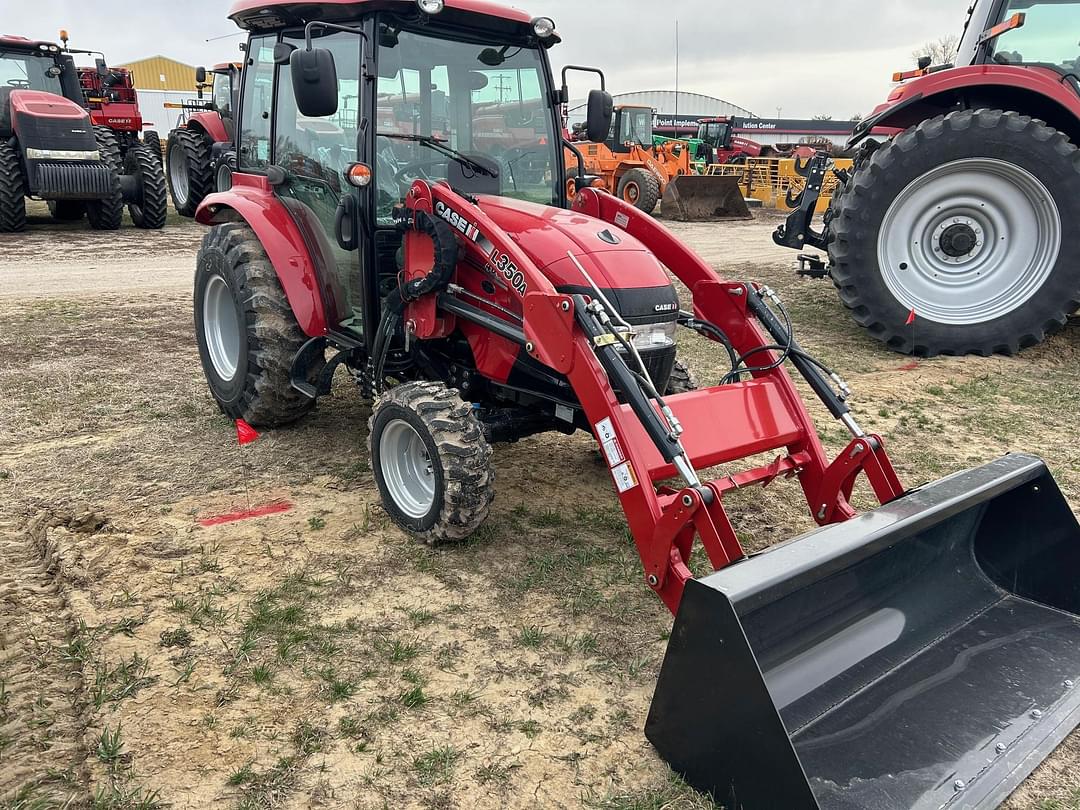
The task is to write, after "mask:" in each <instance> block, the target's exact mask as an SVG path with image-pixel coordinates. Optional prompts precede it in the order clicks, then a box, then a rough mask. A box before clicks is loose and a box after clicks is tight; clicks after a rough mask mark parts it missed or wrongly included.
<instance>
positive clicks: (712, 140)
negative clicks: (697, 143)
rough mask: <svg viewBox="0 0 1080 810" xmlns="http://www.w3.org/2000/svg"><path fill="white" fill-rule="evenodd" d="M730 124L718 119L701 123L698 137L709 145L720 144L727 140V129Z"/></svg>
mask: <svg viewBox="0 0 1080 810" xmlns="http://www.w3.org/2000/svg"><path fill="white" fill-rule="evenodd" d="M730 126H731V125H730V124H726V123H723V124H722V123H720V122H718V121H713V122H711V123H708V124H702V125H701V127H700V129H699V130H698V139H699V140H702V141H704V142H705V143H707V144H708V145H709V146H721V145H722V144H723V143H724V142H725V141H726V140H727V131H728V128H729V127H730Z"/></svg>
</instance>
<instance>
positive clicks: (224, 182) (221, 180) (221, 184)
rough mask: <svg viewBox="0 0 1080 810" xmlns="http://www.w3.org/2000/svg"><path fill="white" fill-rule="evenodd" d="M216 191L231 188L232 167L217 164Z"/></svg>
mask: <svg viewBox="0 0 1080 810" xmlns="http://www.w3.org/2000/svg"><path fill="white" fill-rule="evenodd" d="M215 185H216V187H217V190H218V191H228V190H229V189H231V188H232V169H230V168H229V167H228V166H225V165H222V166H218V170H217V183H215Z"/></svg>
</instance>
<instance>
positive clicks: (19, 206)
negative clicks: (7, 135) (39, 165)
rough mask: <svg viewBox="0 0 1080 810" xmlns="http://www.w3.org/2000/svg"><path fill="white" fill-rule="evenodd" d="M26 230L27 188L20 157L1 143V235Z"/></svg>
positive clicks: (9, 147) (4, 143)
mask: <svg viewBox="0 0 1080 810" xmlns="http://www.w3.org/2000/svg"><path fill="white" fill-rule="evenodd" d="M24 230H26V188H25V186H24V185H23V176H22V165H21V163H20V162H19V155H18V153H17V152H16V151H15V149H13V148H12V147H11V145H10V144H8V143H6V142H0V233H18V232H20V231H24Z"/></svg>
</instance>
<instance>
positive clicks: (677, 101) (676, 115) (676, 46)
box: [675, 17, 679, 138]
mask: <svg viewBox="0 0 1080 810" xmlns="http://www.w3.org/2000/svg"><path fill="white" fill-rule="evenodd" d="M675 137H676V138H678V137H679V18H678V17H676V18H675Z"/></svg>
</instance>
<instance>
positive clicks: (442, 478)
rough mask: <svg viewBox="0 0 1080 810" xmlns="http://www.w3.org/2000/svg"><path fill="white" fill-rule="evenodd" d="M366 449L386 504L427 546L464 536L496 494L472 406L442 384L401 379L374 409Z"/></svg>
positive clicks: (481, 518)
mask: <svg viewBox="0 0 1080 810" xmlns="http://www.w3.org/2000/svg"><path fill="white" fill-rule="evenodd" d="M368 449H369V450H370V452H371V468H372V470H374V472H375V483H376V485H377V486H378V487H379V494H380V496H381V497H382V502H383V507H384V508H385V509H386V511H387V513H388V514H389V515H390V517H391V518H392V519H393V521H394V522H395V523H396V524H397V525H398V526H400V527H401V528H402V529H404V530H405V531H407V532H409V533H410V534H413V535H415V536H416V537H418V538H419V539H420V540H422V541H423V542H425V543H427V544H428V545H437V544H439V543H444V542H451V541H455V540H464V539H465V538H467V537H468V536H469V535H471V534H472V533H473V532H475V531H476V529H477V528H478V527H479V526H480V524H481V523H483V522H484V519H485V518H486V517H487V515H488V510H489V509H490V507H491V502H492V500H493V499H494V498H495V472H494V470H493V469H492V467H491V447H490V445H488V443H487V440H486V439H485V438H484V431H483V429H482V428H481V426H480V423H479V421H478V420H477V419H476V416H475V415H474V413H473V409H472V407H471V406H470V405H469V404H468V403H466V402H464V401H463V400H462V399H461V396H460V395H459V394H458V392H457V391H455V390H453V389H450V388H447V387H446V386H445V385H443V384H442V383H435V382H417V383H406V384H405V385H399V386H397V387H396V388H393V389H391V390H390V391H388V392H387V393H385V394H384V395H383V396H382V397H381V398H380V399H379V401H378V402H376V403H375V407H374V409H373V410H372V414H371V422H370V432H369V435H368Z"/></svg>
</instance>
